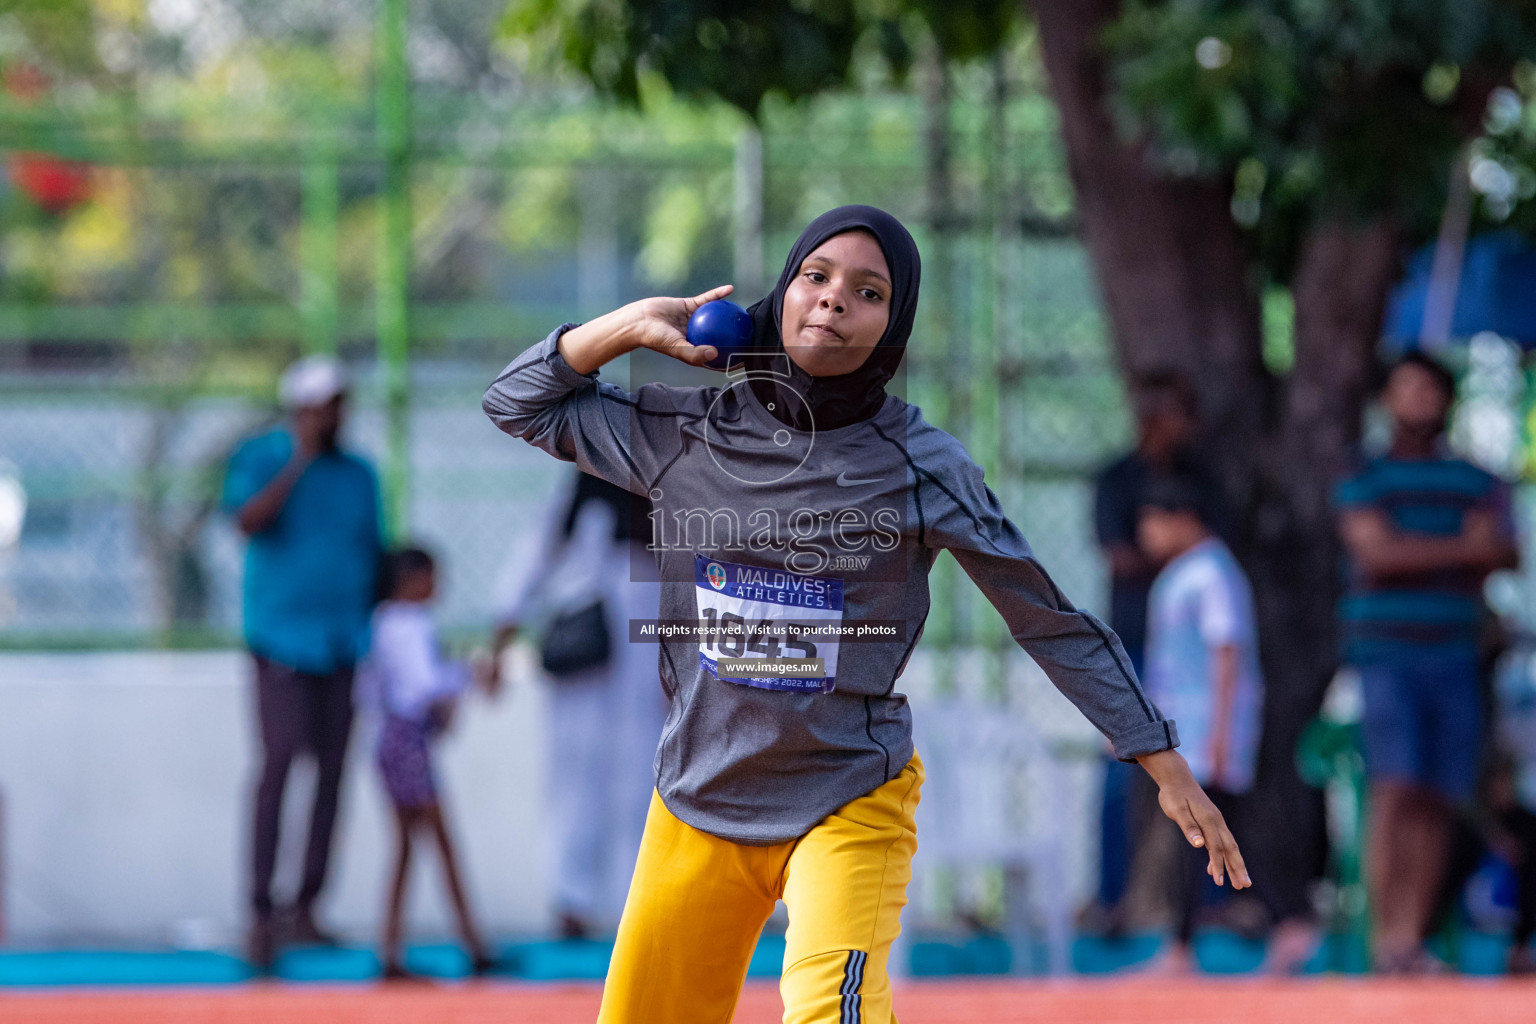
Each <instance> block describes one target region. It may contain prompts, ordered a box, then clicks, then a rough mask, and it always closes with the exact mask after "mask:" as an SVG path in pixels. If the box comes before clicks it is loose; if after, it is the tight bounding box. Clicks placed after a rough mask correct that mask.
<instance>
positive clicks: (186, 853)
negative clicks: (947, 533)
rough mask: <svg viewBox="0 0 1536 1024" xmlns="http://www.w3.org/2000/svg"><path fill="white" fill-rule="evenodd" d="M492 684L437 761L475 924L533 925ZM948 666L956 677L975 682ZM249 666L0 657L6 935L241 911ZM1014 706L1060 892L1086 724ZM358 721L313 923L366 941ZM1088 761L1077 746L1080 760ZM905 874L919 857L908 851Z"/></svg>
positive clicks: (521, 697) (426, 905) (527, 836)
mask: <svg viewBox="0 0 1536 1024" xmlns="http://www.w3.org/2000/svg"><path fill="white" fill-rule="evenodd" d="M514 658H515V660H516V661H517V666H516V667H515V670H514V672H512V673H511V674H512V676H513V682H512V684H511V686H510V688H509V691H508V692H504V693H503V694H502V696H501V698H500V699H499V700H498V701H496V702H494V703H492V702H488V701H487V700H486V699H485V698H483V697H481V696H478V695H477V696H475V697H474V698H472V699H471V701H470V703H469V704H468V705H467V706H466V707H464V708H463V709H462V714H461V715H460V716H459V717H458V718H457V720H456V721H455V725H454V731H453V732H452V733H451V734H450V736H449V737H448V738H447V739H446V740H445V742H444V744H443V748H442V757H441V761H440V762H439V768H440V773H441V780H440V781H441V783H442V786H443V793H444V798H445V802H446V804H447V807H448V813H449V816H450V821H451V823H452V825H453V827H454V830H455V833H456V835H457V839H458V845H459V850H460V855H461V857H462V860H463V863H464V865H465V871H466V875H467V885H468V888H469V892H470V898H471V901H472V903H473V905H474V906H475V907H476V909H477V911H478V912H479V914H480V916H481V920H482V922H483V924H484V925H485V927H486V928H487V930H488V931H489V932H490V933H491V934H492V935H499V936H507V935H516V934H527V933H533V932H541V931H544V930H546V929H547V928H548V926H549V923H550V922H549V917H548V912H547V910H548V908H547V904H548V899H547V893H548V886H547V884H546V878H547V876H548V866H549V853H550V851H549V847H548V842H547V837H546V835H545V834H544V828H545V826H544V823H543V822H544V818H543V813H542V812H543V794H544V741H543V735H544V733H543V729H542V723H543V720H544V706H543V695H544V691H543V686H542V684H540V683H538V682H537V681H533V680H532V676H531V673H530V670H529V665H528V660H527V659H528V655H527V654H526V653H525V652H523V651H521V650H517V651H515V653H514ZM977 658H978V656H977V655H971V656H956V657H954V658H952V659H951V662H952V664H953V667H954V669H955V671H954V676H955V683H956V685H959V686H961V687H962V688H967V687H969V686H970V685H971V684H972V683H974V682H975V681H977V680H979V679H981V678H983V677H984V675H985V670H984V668H983V667H982V664H981V662H980V661H979V660H977ZM934 665H935V662H934V661H933V660H932V658H931V655H930V652H927V651H922V650H919V651H918V652H917V653H916V654H915V655H914V657H913V659H912V663H911V664H910V665H909V666H908V669H907V672H906V673H905V675H904V676H903V678H902V684H901V689H902V690H903V691H904V692H907V693H910V694H912V695H913V704H914V711H915V714H916V715H918V716H921V715H922V713H923V710H922V705H923V703H924V699H923V694H924V691H925V690H926V689H927V687H928V684H929V680H930V679H931V678H932V672H931V670H932V668H933V667H934ZM249 674H250V668H249V664H248V661H247V659H246V656H245V655H244V654H242V653H238V652H133V653H118V652H107V653H86V654H0V796H3V801H4V805H3V810H0V815H3V821H0V874H3V878H0V886H3V900H4V904H3V906H4V914H5V922H4V924H5V928H6V933H7V939H8V941H9V942H10V943H12V944H15V945H43V944H51V943H75V944H77V943H93V942H94V943H112V942H118V943H134V944H144V943H148V944H164V943H172V944H176V945H183V946H193V947H197V946H221V945H231V944H234V943H236V942H238V939H239V936H240V929H241V928H242V927H243V924H244V920H245V907H246V903H245V899H244V893H245V889H246V880H247V877H248V869H247V867H246V863H247V859H248V854H247V848H248V838H247V837H248V828H249V826H248V818H249V813H250V796H251V787H252V786H253V784H254V776H253V772H254V770H255V768H254V760H253V758H254V754H255V731H254V730H255V716H254V708H253V706H252V693H251V686H250V679H249ZM1009 675H1010V677H1011V678H1010V691H1011V693H1012V694H1013V698H1012V701H1011V706H1012V708H1013V709H1015V710H1013V711H1000V712H999V713H1004V714H1008V713H1022V714H1027V716H1028V718H1029V720H1030V721H1031V722H1032V723H1033V724H1034V725H1035V727H1036V728H1037V730H1038V731H1039V732H1040V733H1041V734H1042V736H1043V737H1044V738H1046V739H1047V740H1049V741H1052V742H1055V743H1058V744H1062V743H1064V744H1065V745H1066V746H1067V747H1069V748H1072V749H1074V750H1076V751H1077V752H1078V753H1077V754H1075V755H1072V756H1071V760H1072V762H1073V763H1072V764H1071V765H1070V766H1069V768H1068V773H1067V776H1066V777H1065V780H1064V784H1065V785H1066V786H1067V788H1068V789H1069V790H1070V791H1071V792H1070V793H1068V794H1064V798H1063V799H1062V801H1061V806H1064V807H1065V808H1067V809H1068V820H1063V821H1053V822H1040V823H1039V826H1040V827H1043V828H1049V829H1053V830H1055V831H1057V832H1059V833H1062V834H1065V835H1066V836H1067V837H1068V838H1067V841H1066V846H1067V850H1068V852H1069V866H1068V875H1069V881H1070V886H1071V888H1072V890H1073V894H1074V898H1080V897H1082V896H1084V895H1086V894H1087V893H1088V892H1089V891H1090V888H1091V885H1092V881H1093V878H1094V877H1095V873H1096V871H1097V845H1096V844H1097V814H1098V793H1099V790H1098V785H1099V783H1098V779H1099V775H1098V772H1097V770H1096V768H1095V767H1094V766H1093V764H1092V761H1091V756H1092V751H1093V750H1094V749H1095V748H1096V744H1097V742H1098V741H1097V739H1096V736H1097V734H1096V733H1094V732H1093V730H1092V728H1091V727H1090V726H1088V725H1087V723H1086V722H1085V721H1084V720H1083V719H1082V718H1081V716H1079V715H1078V714H1077V712H1076V711H1075V710H1074V709H1073V708H1072V707H1071V705H1069V704H1068V703H1067V702H1066V700H1065V699H1064V698H1062V697H1061V696H1060V695H1059V694H1057V693H1056V692H1055V691H1054V689H1053V688H1052V687H1051V686H1050V683H1049V682H1048V681H1046V680H1045V678H1044V676H1043V674H1041V673H1040V671H1039V670H1038V669H1037V668H1036V667H1035V666H1034V664H1033V663H1032V662H1029V661H1028V660H1027V659H1025V658H1023V657H1022V656H1021V655H1020V656H1017V657H1015V658H1014V659H1012V661H1011V664H1010V672H1009ZM368 746H369V744H368V743H367V741H366V739H365V737H364V735H363V733H362V732H361V731H359V732H357V733H354V736H353V745H352V754H351V764H350V766H349V770H348V775H347V779H346V782H345V789H344V791H343V797H342V811H341V818H340V821H339V822H338V826H337V829H338V831H337V839H336V846H335V851H334V855H333V857H332V860H331V871H332V873H331V877H330V883H329V884H328V887H327V894H326V896H325V899H324V902H323V904H322V907H321V911H322V914H321V916H322V918H323V921H324V922H325V923H327V924H329V925H330V926H332V927H335V928H337V929H338V930H340V931H342V932H344V933H346V934H347V935H349V936H351V937H353V938H355V939H358V940H361V941H371V940H372V939H373V937H374V936H375V934H376V931H377V927H378V921H379V919H380V914H381V907H382V902H383V897H384V890H385V880H386V879H385V876H386V872H387V870H388V863H387V861H388V857H389V856H390V852H391V849H392V843H393V839H392V835H391V833H390V828H391V826H390V825H389V823H388V820H387V819H386V817H385V815H386V814H387V813H388V806H387V803H386V801H385V798H384V795H383V793H382V791H381V789H380V788H379V784H378V782H377V780H376V778H375V776H374V772H373V770H372V767H371V764H370V757H369V754H370V751H369V750H368V749H367V748H368ZM1085 755H1086V758H1085ZM308 788H309V776H308V774H307V772H306V773H299V772H296V773H295V774H294V776H293V777H292V778H291V779H290V783H289V791H288V799H287V808H286V809H287V811H288V812H291V813H288V814H286V815H285V822H284V834H283V848H282V850H281V851H280V859H279V867H278V876H279V882H278V884H279V888H278V894H279V898H281V897H282V896H283V895H284V894H286V893H291V892H292V891H293V888H294V887H296V885H297V876H298V868H299V862H300V860H301V858H302V855H303V842H304V837H305V832H306V830H307V821H306V820H305V819H304V817H303V814H304V811H305V810H306V809H307V806H308V800H307V793H306V790H307V789H308ZM918 864H919V867H921V864H922V853H921V850H920V851H919V853H918ZM414 877H415V880H416V881H415V885H414V889H413V897H412V928H413V932H414V934H416V935H419V936H421V937H429V936H433V935H437V936H446V935H448V934H450V933H451V928H450V919H449V918H448V916H447V914H446V900H445V897H444V895H443V893H442V890H441V887H440V885H439V882H438V875H437V861H436V858H435V857H432V856H423V857H420V858H418V859H417V861H416V875H415V876H414Z"/></svg>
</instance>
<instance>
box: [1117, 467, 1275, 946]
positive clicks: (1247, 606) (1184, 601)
mask: <svg viewBox="0 0 1536 1024" xmlns="http://www.w3.org/2000/svg"><path fill="white" fill-rule="evenodd" d="M1199 502H1200V493H1199V491H1198V490H1197V489H1196V487H1195V486H1194V485H1192V484H1191V483H1189V482H1187V481H1185V480H1182V479H1180V478H1176V477H1171V478H1165V479H1162V480H1157V481H1154V482H1153V483H1152V484H1151V485H1149V487H1148V489H1147V492H1146V494H1145V496H1144V497H1143V499H1142V504H1141V510H1140V515H1139V518H1138V523H1137V539H1138V541H1139V543H1140V546H1141V548H1142V550H1143V551H1145V552H1146V553H1147V555H1148V556H1149V557H1150V558H1151V559H1152V560H1153V561H1154V562H1156V563H1161V564H1162V565H1163V568H1162V571H1161V572H1160V573H1159V574H1158V576H1157V579H1156V580H1155V581H1154V582H1153V584H1152V591H1151V595H1150V596H1149V598H1148V602H1147V648H1146V676H1145V682H1146V687H1147V695H1148V696H1149V697H1151V699H1152V700H1153V701H1154V702H1155V703H1156V704H1157V706H1158V707H1159V708H1161V709H1162V710H1163V713H1164V714H1166V715H1168V716H1169V717H1170V718H1173V719H1175V720H1176V721H1177V722H1178V723H1179V735H1180V738H1181V739H1182V741H1183V743H1182V750H1183V752H1184V756H1185V759H1186V760H1188V761H1189V767H1190V771H1191V772H1192V773H1193V774H1194V776H1195V779H1196V781H1197V782H1199V783H1200V785H1201V786H1202V787H1204V789H1205V791H1206V793H1208V794H1209V795H1210V797H1211V799H1212V801H1214V802H1215V804H1216V806H1217V807H1218V808H1220V810H1221V812H1222V814H1223V816H1225V817H1227V818H1228V819H1229V820H1230V819H1231V818H1232V816H1233V810H1234V807H1233V805H1234V803H1235V798H1236V797H1237V796H1238V795H1239V794H1242V793H1245V792H1246V791H1247V790H1249V789H1250V788H1252V786H1253V777H1254V770H1255V767H1256V765H1257V761H1258V752H1259V731H1260V724H1261V715H1262V710H1263V705H1264V679H1263V675H1262V673H1261V670H1260V668H1259V650H1258V631H1257V628H1256V626H1255V623H1254V612H1253V592H1252V590H1251V588H1250V587H1249V585H1248V578H1247V576H1246V575H1244V573H1243V570H1242V567H1241V566H1239V565H1238V564H1237V559H1236V558H1234V557H1233V556H1232V552H1231V551H1230V550H1228V549H1227V546H1226V545H1225V544H1224V543H1222V541H1221V539H1220V538H1219V537H1217V536H1215V535H1214V534H1213V533H1212V532H1211V531H1210V529H1209V528H1208V527H1207V526H1206V524H1205V523H1204V522H1203V521H1202V519H1201V516H1200V511H1199ZM1206 864H1207V859H1206V858H1204V857H1200V858H1198V859H1188V860H1187V862H1186V860H1185V859H1182V858H1181V861H1180V867H1179V871H1178V872H1177V875H1176V878H1175V881H1174V886H1173V891H1174V901H1175V907H1176V914H1177V920H1176V928H1175V944H1174V946H1173V948H1172V949H1171V950H1170V951H1169V952H1168V954H1167V955H1166V956H1165V957H1164V962H1163V966H1164V967H1165V968H1167V969H1171V970H1187V969H1188V968H1189V967H1190V965H1191V960H1190V952H1189V943H1190V939H1191V937H1192V936H1193V933H1194V918H1195V912H1196V910H1197V909H1198V908H1199V903H1200V896H1201V893H1202V891H1203V890H1202V883H1203V882H1204V878H1203V877H1202V875H1203V874H1204V872H1205V868H1206ZM1261 895H1262V894H1261Z"/></svg>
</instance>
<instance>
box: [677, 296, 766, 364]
mask: <svg viewBox="0 0 1536 1024" xmlns="http://www.w3.org/2000/svg"><path fill="white" fill-rule="evenodd" d="M753 333H754V325H753V323H752V317H751V316H750V315H749V314H748V313H747V311H746V310H744V309H742V308H741V307H740V306H738V305H736V303H734V302H731V301H730V300H729V299H716V300H715V301H713V302H706V303H704V305H702V306H700V307H699V308H698V309H696V310H694V313H693V316H691V317H689V318H688V342H689V344H692V345H713V346H714V347H715V351H716V352H717V353H718V354H717V355H716V356H715V358H713V359H711V360H710V361H709V362H707V363H705V364H704V365H705V366H708V367H710V368H712V369H715V370H723V369H725V367H726V364H727V363H729V362H730V359H731V356H733V355H735V354H736V353H738V352H742V351H745V350H746V349H748V348H751V347H752V336H753Z"/></svg>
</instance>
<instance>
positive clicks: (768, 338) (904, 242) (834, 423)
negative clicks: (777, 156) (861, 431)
mask: <svg viewBox="0 0 1536 1024" xmlns="http://www.w3.org/2000/svg"><path fill="white" fill-rule="evenodd" d="M858 230H864V231H868V232H869V233H870V234H871V235H874V236H875V240H876V241H877V242H879V243H880V251H881V252H883V253H884V254H885V263H886V266H887V267H888V268H889V269H890V272H891V304H890V317H889V319H888V320H887V321H886V324H885V333H884V334H882V335H881V336H880V341H879V342H878V343H877V344H876V345H875V347H874V349H873V350H872V351H871V352H870V353H869V357H868V358H867V359H865V360H864V365H862V366H860V367H859V368H858V369H857V370H854V371H853V372H851V373H842V374H838V375H836V376H833V377H813V376H811V375H810V374H808V373H806V372H805V371H804V370H802V369H801V368H800V367H799V366H798V365H796V364H795V362H794V360H792V359H790V358H789V354H788V353H787V352H785V350H784V338H783V335H782V334H781V333H780V332H781V329H782V324H783V320H784V292H785V291H786V290H787V289H788V288H789V284H790V282H791V281H793V280H794V279H795V275H796V274H798V273H799V272H800V264H801V263H803V262H805V258H806V257H807V256H809V255H810V254H811V253H812V252H814V251H815V250H816V247H817V246H819V245H821V244H822V243H823V242H825V241H826V240H827V239H829V238H831V237H833V236H834V235H841V234H843V233H844V232H846V231H858ZM921 277H922V259H921V258H920V257H919V256H918V253H917V243H916V242H915V241H913V240H912V235H911V234H910V233H909V232H908V231H907V229H906V228H905V227H904V226H903V225H902V223H901V221H899V220H897V219H896V218H895V217H892V216H891V215H890V214H888V213H886V212H885V211H884V210H879V209H876V208H875V207H873V206H839V207H838V208H837V209H835V210H828V211H827V212H826V213H824V214H822V215H821V216H820V217H817V218H816V219H815V220H813V221H811V223H810V226H809V227H807V228H806V229H805V230H804V231H803V232H801V233H800V237H799V238H798V239H796V240H795V244H794V245H793V246H792V247H791V248H790V250H789V258H788V259H787V260H785V261H784V270H783V271H782V272H781V273H780V274H779V283H778V284H777V285H775V286H774V289H773V291H771V292H769V293H768V295H767V297H765V298H763V299H761V300H760V301H758V302H756V303H754V304H753V305H752V308H751V309H749V310H747V312H749V313H751V314H752V320H753V322H754V323H755V324H756V337H755V339H754V341H753V351H752V352H751V353H750V354H748V355H746V356H745V357H744V358H743V360H742V362H743V363H744V365H745V366H746V369H747V372H748V374H749V375H750V376H749V381H750V385H751V388H752V391H753V393H754V394H756V395H757V397H758V400H759V401H761V402H762V403H763V405H764V406H765V407H768V406H772V409H771V412H770V414H771V415H772V416H773V417H774V418H775V419H777V420H779V421H780V422H781V423H783V424H785V425H786V426H789V427H794V428H795V429H796V430H811V429H813V428H814V429H816V430H834V429H836V428H837V427H845V426H847V425H848V424H850V423H857V422H859V421H860V420H865V419H869V418H870V417H871V416H873V415H875V413H877V412H879V411H880V406H881V405H883V404H884V403H885V385H886V383H887V382H889V381H890V379H891V378H892V377H893V376H895V375H896V368H897V367H898V366H900V365H901V357H902V356H903V355H904V354H905V353H906V350H907V338H908V337H910V336H911V334H912V322H913V320H914V318H915V317H916V316H917V290H918V284H919V282H920V279H921ZM801 398H803V399H804V400H805V401H804V402H802V401H801V400H800V399H801ZM806 406H809V407H810V408H809V410H807V408H806Z"/></svg>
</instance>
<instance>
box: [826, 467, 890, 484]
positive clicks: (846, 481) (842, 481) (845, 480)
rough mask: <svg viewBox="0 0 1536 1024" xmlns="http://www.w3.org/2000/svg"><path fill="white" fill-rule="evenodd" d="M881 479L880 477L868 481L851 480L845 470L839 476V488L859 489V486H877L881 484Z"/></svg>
mask: <svg viewBox="0 0 1536 1024" xmlns="http://www.w3.org/2000/svg"><path fill="white" fill-rule="evenodd" d="M880 479H881V478H880V477H878V476H875V477H870V478H869V479H868V480H852V479H849V477H848V472H847V470H844V471H843V472H841V473H839V474H837V486H839V487H857V486H858V485H859V484H877V483H879V482H880Z"/></svg>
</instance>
